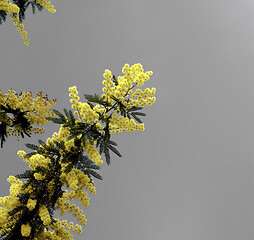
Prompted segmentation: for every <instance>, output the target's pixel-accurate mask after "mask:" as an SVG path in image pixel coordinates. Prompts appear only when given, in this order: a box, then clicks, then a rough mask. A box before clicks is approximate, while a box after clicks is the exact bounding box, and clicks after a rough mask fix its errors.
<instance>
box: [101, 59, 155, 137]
mask: <svg viewBox="0 0 254 240" xmlns="http://www.w3.org/2000/svg"><path fill="white" fill-rule="evenodd" d="M122 72H123V73H125V75H124V76H119V77H118V80H117V83H116V79H114V82H113V81H112V80H111V79H112V77H113V75H112V73H111V71H110V70H108V69H106V70H105V73H104V74H103V77H104V78H105V80H103V81H102V84H103V85H104V86H105V87H103V89H102V91H103V92H104V94H103V95H102V97H103V98H104V99H105V100H107V101H108V102H110V103H111V104H113V102H114V99H112V96H114V97H116V98H117V99H118V100H119V101H120V102H121V103H122V105H123V106H125V107H126V110H127V109H130V108H132V107H144V106H146V105H149V106H151V105H152V104H153V103H154V102H155V100H156V98H155V97H154V95H155V91H156V89H155V88H152V89H150V88H146V89H145V90H144V91H143V90H142V89H141V88H140V87H142V86H143V85H144V83H145V82H147V81H148V80H149V79H150V75H152V74H153V72H152V71H148V72H145V73H144V70H143V67H142V65H141V64H140V63H138V64H134V65H133V66H131V67H130V65H129V64H125V66H124V67H123V69H122ZM136 86H138V87H139V88H137V89H136V90H135V91H133V90H132V89H133V88H134V87H136ZM117 110H118V111H119V110H120V109H119V107H118V108H117ZM109 121H110V128H111V130H110V133H119V132H126V131H130V132H133V131H134V130H142V131H144V129H145V128H144V124H143V123H141V124H137V123H136V122H135V120H133V119H129V118H127V117H125V118H124V117H123V116H122V115H121V116H119V117H118V119H117V114H116V113H112V116H111V119H110V120H109Z"/></svg>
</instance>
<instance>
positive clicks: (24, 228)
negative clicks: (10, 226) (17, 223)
mask: <svg viewBox="0 0 254 240" xmlns="http://www.w3.org/2000/svg"><path fill="white" fill-rule="evenodd" d="M31 229H32V228H31V226H30V225H29V223H27V224H22V225H21V234H22V236H23V237H29V236H30V233H31Z"/></svg>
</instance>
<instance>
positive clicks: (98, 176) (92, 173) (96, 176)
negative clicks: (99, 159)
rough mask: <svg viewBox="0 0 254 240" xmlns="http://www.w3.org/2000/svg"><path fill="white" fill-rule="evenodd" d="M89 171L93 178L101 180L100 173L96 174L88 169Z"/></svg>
mask: <svg viewBox="0 0 254 240" xmlns="http://www.w3.org/2000/svg"><path fill="white" fill-rule="evenodd" d="M89 173H90V174H91V175H93V176H94V177H95V178H98V179H100V180H102V176H101V175H100V174H98V173H97V172H95V171H93V170H89Z"/></svg>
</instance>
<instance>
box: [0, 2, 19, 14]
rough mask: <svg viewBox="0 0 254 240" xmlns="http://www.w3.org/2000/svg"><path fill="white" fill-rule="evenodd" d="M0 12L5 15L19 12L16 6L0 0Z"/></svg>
mask: <svg viewBox="0 0 254 240" xmlns="http://www.w3.org/2000/svg"><path fill="white" fill-rule="evenodd" d="M0 10H3V11H5V12H6V13H9V12H12V13H19V11H20V9H19V7H18V6H17V5H16V4H13V3H9V2H8V0H0Z"/></svg>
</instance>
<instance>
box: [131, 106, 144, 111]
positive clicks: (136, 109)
mask: <svg viewBox="0 0 254 240" xmlns="http://www.w3.org/2000/svg"><path fill="white" fill-rule="evenodd" d="M141 109H143V108H142V107H132V108H130V109H128V112H133V111H138V110H141Z"/></svg>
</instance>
